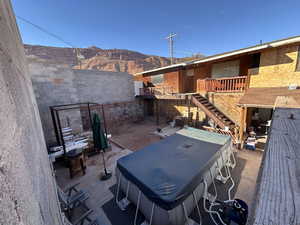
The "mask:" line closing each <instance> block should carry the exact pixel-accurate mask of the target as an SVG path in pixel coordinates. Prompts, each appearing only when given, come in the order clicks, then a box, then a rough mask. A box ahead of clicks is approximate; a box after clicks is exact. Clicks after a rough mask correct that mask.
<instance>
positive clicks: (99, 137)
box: [92, 114, 108, 151]
mask: <svg viewBox="0 0 300 225" xmlns="http://www.w3.org/2000/svg"><path fill="white" fill-rule="evenodd" d="M92 128H93V140H94V147H95V148H96V149H101V150H103V151H105V149H107V147H108V144H107V139H106V136H105V135H104V132H103V130H102V128H101V120H100V117H99V115H98V114H94V115H93V124H92Z"/></svg>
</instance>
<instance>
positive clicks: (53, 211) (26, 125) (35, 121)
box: [0, 0, 62, 225]
mask: <svg viewBox="0 0 300 225" xmlns="http://www.w3.org/2000/svg"><path fill="white" fill-rule="evenodd" d="M0 30H1V35H0V133H1V142H0V224H5V225H6V224H7V225H8V224H20V225H21V224H22V225H43V224H47V225H59V224H62V222H60V216H59V215H60V214H59V205H58V202H57V201H56V200H57V198H56V190H55V181H54V179H53V177H52V176H51V170H50V164H49V160H48V156H47V151H46V146H45V142H44V138H43V132H42V127H41V122H40V116H39V112H38V109H37V104H36V101H35V97H34V93H33V90H32V84H31V81H30V76H29V73H28V68H27V66H26V63H25V55H24V49H23V45H22V44H21V38H20V35H19V31H18V28H17V26H16V21H15V17H14V14H13V12H12V8H11V4H10V1H9V0H2V1H0Z"/></svg>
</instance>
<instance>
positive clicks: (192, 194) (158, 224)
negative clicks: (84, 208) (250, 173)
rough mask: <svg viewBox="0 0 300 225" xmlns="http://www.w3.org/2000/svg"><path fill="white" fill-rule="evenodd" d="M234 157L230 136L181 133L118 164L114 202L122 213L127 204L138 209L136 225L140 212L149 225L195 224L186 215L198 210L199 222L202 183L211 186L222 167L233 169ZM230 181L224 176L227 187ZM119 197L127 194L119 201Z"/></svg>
mask: <svg viewBox="0 0 300 225" xmlns="http://www.w3.org/2000/svg"><path fill="white" fill-rule="evenodd" d="M232 155H233V152H232V142H231V137H230V136H225V135H221V134H217V133H212V132H208V131H203V130H199V129H195V128H191V127H186V128H184V129H181V130H179V131H178V132H176V134H174V135H172V136H169V137H166V138H164V139H163V140H161V141H159V142H157V143H155V144H152V145H149V146H147V147H145V148H143V149H141V150H139V151H137V152H134V153H132V154H130V155H127V156H125V157H123V158H121V159H119V160H118V162H117V169H116V173H117V181H118V182H117V186H118V189H117V194H116V202H117V204H118V206H119V207H120V208H121V210H125V209H126V205H127V204H128V203H129V202H133V203H134V204H135V205H136V206H137V209H136V214H135V215H136V216H135V219H134V224H136V219H137V212H138V211H140V212H142V213H143V215H144V216H145V218H146V221H145V222H147V223H148V224H151V225H182V224H185V223H186V222H188V223H189V224H191V223H195V224H196V222H195V221H193V220H192V219H191V218H190V217H189V215H190V213H191V212H192V210H193V209H194V208H197V211H198V215H199V218H200V221H201V215H200V210H199V205H198V201H199V200H200V198H201V197H202V196H203V195H204V192H205V190H206V188H205V183H206V184H207V185H208V186H209V185H210V184H212V183H214V179H215V178H216V177H217V175H222V174H221V170H222V168H223V167H224V166H226V167H227V166H229V165H230V166H234V165H235V160H234V158H233V157H232ZM231 159H232V160H231ZM226 172H227V170H226ZM229 175H230V174H227V175H225V177H224V176H223V175H222V177H223V178H224V180H225V182H226V180H227V177H228V176H229ZM214 187H215V185H214ZM231 189H232V187H231V188H230V189H229V191H228V194H229V195H230V191H231ZM120 191H122V192H123V193H124V194H125V198H124V199H122V200H119V192H120ZM206 196H208V195H206ZM212 198H213V199H216V196H213V197H212ZM125 203H126V204H125Z"/></svg>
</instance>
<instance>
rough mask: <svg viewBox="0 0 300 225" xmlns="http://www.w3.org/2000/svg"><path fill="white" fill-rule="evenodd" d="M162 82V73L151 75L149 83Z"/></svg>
mask: <svg viewBox="0 0 300 225" xmlns="http://www.w3.org/2000/svg"><path fill="white" fill-rule="evenodd" d="M163 82H164V75H163V74H159V75H154V76H151V83H152V84H161V83H163Z"/></svg>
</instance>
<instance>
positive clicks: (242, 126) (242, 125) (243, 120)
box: [239, 107, 247, 149]
mask: <svg viewBox="0 0 300 225" xmlns="http://www.w3.org/2000/svg"><path fill="white" fill-rule="evenodd" d="M246 115H247V107H242V110H241V114H240V130H239V142H240V148H241V149H242V147H243V139H244V132H245V131H246V117H247V116H246Z"/></svg>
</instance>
